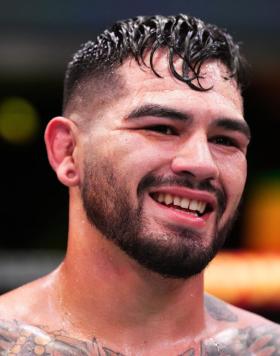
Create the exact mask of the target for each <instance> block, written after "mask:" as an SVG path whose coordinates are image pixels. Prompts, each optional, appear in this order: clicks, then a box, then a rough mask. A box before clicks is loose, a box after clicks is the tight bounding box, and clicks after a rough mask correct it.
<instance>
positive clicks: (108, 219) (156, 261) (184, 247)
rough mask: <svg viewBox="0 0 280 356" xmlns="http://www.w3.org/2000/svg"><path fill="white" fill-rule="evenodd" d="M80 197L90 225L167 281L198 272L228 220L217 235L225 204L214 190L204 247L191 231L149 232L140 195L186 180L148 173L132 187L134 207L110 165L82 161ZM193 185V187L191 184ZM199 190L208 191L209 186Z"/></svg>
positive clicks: (175, 228) (170, 228)
mask: <svg viewBox="0 0 280 356" xmlns="http://www.w3.org/2000/svg"><path fill="white" fill-rule="evenodd" d="M85 167H86V168H85V172H84V173H85V174H84V182H83V185H82V187H81V195H82V200H83V205H84V209H85V212H86V214H87V217H88V220H89V221H90V223H91V224H92V225H93V226H95V227H96V228H97V229H98V230H99V231H100V232H101V233H102V234H103V235H104V237H106V238H107V239H109V240H111V241H113V242H114V243H115V244H116V245H117V246H119V247H120V248H121V249H122V250H123V251H124V252H125V253H126V254H127V255H128V256H130V257H131V258H133V259H134V260H136V261H137V262H138V263H139V264H140V265H142V266H144V267H145V268H147V269H148V270H151V271H153V272H157V273H159V274H160V275H161V276H163V277H169V278H189V277H191V276H193V275H195V274H198V273H200V272H201V271H202V270H203V269H204V268H205V267H206V266H207V264H208V263H209V262H210V261H211V260H212V259H213V257H214V256H215V255H216V254H217V252H218V251H219V249H220V248H221V247H222V245H223V243H224V241H225V238H226V235H227V233H228V231H229V230H230V228H231V226H232V223H233V220H234V219H231V220H230V221H228V222H227V224H226V226H225V227H224V228H223V229H222V230H221V231H219V232H218V228H217V226H218V219H219V218H220V216H221V214H222V212H223V211H224V209H225V206H226V200H225V195H224V194H223V192H219V191H218V192H216V191H215V193H216V195H217V198H218V202H219V213H218V214H217V220H216V226H215V228H214V232H213V236H210V238H209V237H208V240H209V241H211V243H210V244H209V246H204V244H203V243H205V241H204V239H203V236H201V235H200V234H198V233H197V232H196V231H193V230H191V229H185V228H180V227H178V226H175V225H170V224H166V223H165V224H164V223H162V222H161V225H162V226H163V225H165V226H164V227H165V230H166V232H165V233H159V232H157V231H150V230H149V223H148V219H147V218H146V217H145V216H144V214H143V199H144V192H145V191H147V188H148V187H152V186H160V185H164V184H165V185H168V184H172V183H173V184H177V185H181V186H182V185H184V186H189V187H190V186H191V185H192V184H191V183H187V182H186V179H184V181H182V178H178V177H173V178H168V180H166V179H165V180H164V179H163V178H160V177H154V176H153V175H151V174H149V175H147V176H145V177H144V178H143V179H142V181H141V182H140V184H139V186H138V191H137V194H138V202H139V203H138V206H137V207H136V208H133V206H131V205H130V202H129V199H130V195H129V192H128V191H127V190H126V187H125V186H124V185H123V184H121V182H120V181H118V179H117V176H116V174H115V171H114V170H113V168H112V165H109V164H104V163H103V164H101V163H98V164H92V163H91V162H89V161H87V162H85ZM192 187H193V185H192ZM200 189H203V190H208V191H209V190H210V191H211V192H213V190H215V188H213V187H211V188H209V184H208V186H207V184H204V185H203V186H202V184H201V187H200Z"/></svg>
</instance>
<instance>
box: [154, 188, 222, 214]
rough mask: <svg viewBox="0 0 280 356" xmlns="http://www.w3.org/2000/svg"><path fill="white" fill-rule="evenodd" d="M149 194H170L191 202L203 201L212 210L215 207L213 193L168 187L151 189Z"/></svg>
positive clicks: (215, 201) (215, 202)
mask: <svg viewBox="0 0 280 356" xmlns="http://www.w3.org/2000/svg"><path fill="white" fill-rule="evenodd" d="M150 193H165V194H171V195H175V196H179V197H182V198H187V199H191V200H198V201H203V202H205V203H207V204H209V205H210V206H211V208H212V209H213V210H214V209H215V208H216V206H217V198H216V197H215V195H214V194H213V193H212V194H211V193H208V192H206V191H201V190H195V189H190V188H185V187H178V186H168V187H164V186H162V187H159V188H156V189H152V190H151V191H150Z"/></svg>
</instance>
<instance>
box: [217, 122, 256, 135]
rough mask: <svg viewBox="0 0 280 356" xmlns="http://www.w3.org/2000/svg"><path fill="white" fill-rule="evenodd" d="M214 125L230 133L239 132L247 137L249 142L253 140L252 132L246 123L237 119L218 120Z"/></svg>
mask: <svg viewBox="0 0 280 356" xmlns="http://www.w3.org/2000/svg"><path fill="white" fill-rule="evenodd" d="M213 125H214V126H217V127H222V128H224V129H226V130H230V131H239V132H240V133H242V134H243V135H245V136H246V137H247V138H248V140H250V139H251V130H250V127H249V125H248V124H247V122H246V121H241V120H235V119H218V120H215V121H214V123H213Z"/></svg>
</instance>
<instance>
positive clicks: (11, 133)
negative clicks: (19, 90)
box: [0, 97, 39, 144]
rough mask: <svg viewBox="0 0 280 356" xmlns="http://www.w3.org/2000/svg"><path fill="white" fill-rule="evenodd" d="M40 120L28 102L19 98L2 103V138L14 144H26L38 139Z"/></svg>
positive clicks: (0, 112)
mask: <svg viewBox="0 0 280 356" xmlns="http://www.w3.org/2000/svg"><path fill="white" fill-rule="evenodd" d="M38 129H39V119H38V115H37V112H36V110H35V109H34V107H33V106H32V104H31V103H29V102H28V101H27V100H25V99H23V98H18V97H10V98H6V99H4V100H3V101H2V102H1V103H0V137H2V138H3V139H4V140H5V141H8V142H10V143H14V144H21V143H26V142H29V141H31V140H33V139H34V138H35V137H36V134H37V133H38Z"/></svg>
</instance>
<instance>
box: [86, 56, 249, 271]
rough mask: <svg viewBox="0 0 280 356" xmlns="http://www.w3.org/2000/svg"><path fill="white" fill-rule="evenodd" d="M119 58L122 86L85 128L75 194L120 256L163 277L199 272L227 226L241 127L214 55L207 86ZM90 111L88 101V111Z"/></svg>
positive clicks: (235, 100)
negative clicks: (197, 86)
mask: <svg viewBox="0 0 280 356" xmlns="http://www.w3.org/2000/svg"><path fill="white" fill-rule="evenodd" d="M157 66H158V67H157V70H158V72H159V73H160V74H161V75H162V76H163V79H162V78H157V77H156V76H155V75H154V74H153V73H152V72H151V71H149V70H148V69H143V68H142V67H139V66H138V64H137V63H136V62H135V61H133V60H129V61H127V62H125V64H123V65H122V67H121V68H119V70H118V73H119V74H120V76H121V78H122V79H123V80H124V83H125V84H124V89H123V93H122V95H120V96H119V97H118V98H117V99H115V100H114V101H112V102H110V103H108V105H107V106H106V107H103V109H102V112H101V113H99V115H100V116H102V119H96V120H94V121H93V122H92V123H90V125H89V129H88V132H89V133H87V136H86V140H85V156H84V162H83V167H84V168H83V170H84V172H83V175H82V182H81V195H82V199H83V204H84V208H85V211H86V214H87V216H88V218H89V221H90V222H91V223H92V225H93V226H94V227H95V228H97V229H98V230H100V231H101V233H102V234H103V235H104V236H105V237H107V238H108V239H110V240H112V241H113V242H114V243H116V244H117V245H118V246H119V247H120V248H121V249H122V250H124V251H125V252H126V253H127V254H128V255H129V256H130V257H132V258H134V259H135V260H136V261H138V262H139V263H140V264H141V265H143V266H145V267H146V268H148V269H150V270H152V271H155V272H158V273H160V274H161V275H164V276H168V277H175V278H178V277H183V278H187V277H190V276H192V275H194V274H196V273H199V272H200V271H201V270H202V269H204V268H205V266H206V265H207V264H208V262H209V261H210V260H211V259H212V258H213V256H214V255H215V254H216V252H217V250H218V249H219V248H220V246H221V245H222V243H223V241H224V238H225V235H226V232H227V230H228V229H229V227H230V225H231V223H232V221H233V217H234V215H235V212H236V209H237V207H238V204H239V201H240V197H241V194H242V191H243V188H244V183H245V179H246V149H247V145H248V134H249V131H248V126H247V124H246V123H245V121H244V118H243V116H242V99H241V96H240V93H239V90H238V89H237V88H236V84H235V82H233V81H230V80H225V79H224V77H225V71H226V69H225V67H224V66H223V65H222V64H220V63H219V62H217V61H213V62H208V63H207V64H205V65H204V66H203V67H202V74H203V75H204V79H202V80H201V82H202V84H203V86H204V87H212V89H211V90H209V91H207V92H198V91H194V90H192V89H190V88H189V87H188V86H187V85H186V84H184V83H182V82H179V81H177V80H176V79H175V78H174V77H172V76H171V75H170V74H169V72H168V65H167V61H166V58H165V57H164V56H162V57H161V58H159V60H158V63H157ZM90 110H91V108H90V106H89V108H88V112H90Z"/></svg>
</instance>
